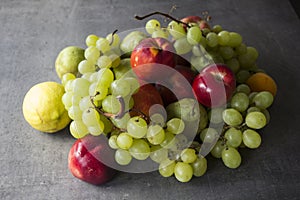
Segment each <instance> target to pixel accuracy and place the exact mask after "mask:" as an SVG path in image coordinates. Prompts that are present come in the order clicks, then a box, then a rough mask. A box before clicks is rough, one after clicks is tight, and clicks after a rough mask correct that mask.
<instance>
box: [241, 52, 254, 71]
mask: <svg viewBox="0 0 300 200" xmlns="http://www.w3.org/2000/svg"><path fill="white" fill-rule="evenodd" d="M238 59H239V62H240V66H241V68H242V69H248V70H249V69H251V68H252V67H253V65H254V64H255V61H256V59H255V57H253V55H252V54H251V52H250V51H248V47H247V52H246V53H245V54H242V55H239V56H238Z"/></svg>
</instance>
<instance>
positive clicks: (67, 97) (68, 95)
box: [61, 92, 73, 110]
mask: <svg viewBox="0 0 300 200" xmlns="http://www.w3.org/2000/svg"><path fill="white" fill-rule="evenodd" d="M72 97H73V92H65V93H64V94H63V96H62V98H61V100H62V103H63V104H64V106H65V108H66V110H69V109H70V107H71V106H72Z"/></svg>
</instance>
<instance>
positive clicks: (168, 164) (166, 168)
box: [158, 159, 176, 177]
mask: <svg viewBox="0 0 300 200" xmlns="http://www.w3.org/2000/svg"><path fill="white" fill-rule="evenodd" d="M175 165H176V162H175V161H174V160H169V159H166V160H164V161H162V162H161V163H160V164H159V167H158V171H159V173H160V175H162V176H163V177H170V176H172V175H173V173H174V168H175Z"/></svg>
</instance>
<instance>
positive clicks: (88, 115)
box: [82, 108, 100, 126]
mask: <svg viewBox="0 0 300 200" xmlns="http://www.w3.org/2000/svg"><path fill="white" fill-rule="evenodd" d="M99 121H100V115H99V113H98V112H97V111H96V110H95V109H93V108H87V109H86V110H85V111H84V112H83V113H82V122H83V123H84V124H85V125H86V126H94V125H96V124H98V123H99Z"/></svg>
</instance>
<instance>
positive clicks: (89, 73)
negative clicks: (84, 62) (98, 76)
mask: <svg viewBox="0 0 300 200" xmlns="http://www.w3.org/2000/svg"><path fill="white" fill-rule="evenodd" d="M93 74H94V73H93V72H87V73H85V74H83V75H82V76H81V78H83V79H85V80H87V81H89V82H91V81H90V80H91V76H92V75H93Z"/></svg>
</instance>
